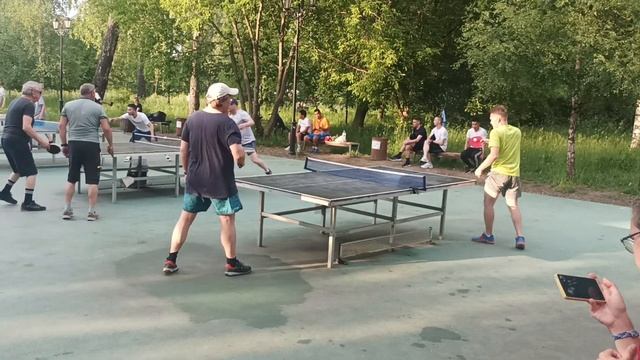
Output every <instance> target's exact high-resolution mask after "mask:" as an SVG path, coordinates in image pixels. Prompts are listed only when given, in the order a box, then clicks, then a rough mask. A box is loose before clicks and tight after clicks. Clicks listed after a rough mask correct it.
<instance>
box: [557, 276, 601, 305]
mask: <svg viewBox="0 0 640 360" xmlns="http://www.w3.org/2000/svg"><path fill="white" fill-rule="evenodd" d="M557 276H558V280H559V282H560V285H561V286H562V289H563V290H564V293H565V296H567V297H570V298H576V299H585V300H586V299H594V300H600V301H604V295H602V291H600V286H598V282H597V281H596V280H595V279H591V278H586V277H579V276H571V275H561V274H557Z"/></svg>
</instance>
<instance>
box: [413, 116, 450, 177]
mask: <svg viewBox="0 0 640 360" xmlns="http://www.w3.org/2000/svg"><path fill="white" fill-rule="evenodd" d="M433 125H434V126H435V127H434V128H433V129H431V133H430V134H429V139H428V140H427V141H425V142H424V148H423V155H422V159H420V161H421V162H424V164H423V165H422V166H420V167H421V168H423V169H433V164H432V163H431V154H436V155H437V154H442V153H443V152H445V151H447V143H448V142H449V133H448V132H447V129H446V128H445V127H444V126H442V118H441V117H440V116H436V117H435V118H433Z"/></svg>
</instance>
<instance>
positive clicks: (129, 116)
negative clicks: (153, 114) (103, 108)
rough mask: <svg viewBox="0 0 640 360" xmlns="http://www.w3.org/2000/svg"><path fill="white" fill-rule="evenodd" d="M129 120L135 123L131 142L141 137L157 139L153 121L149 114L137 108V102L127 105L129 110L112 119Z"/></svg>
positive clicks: (149, 139) (148, 139)
mask: <svg viewBox="0 0 640 360" xmlns="http://www.w3.org/2000/svg"><path fill="white" fill-rule="evenodd" d="M117 119H121V120H127V121H129V122H131V124H133V126H134V129H133V131H132V132H131V139H130V140H129V141H130V142H135V141H138V140H140V139H146V140H147V141H151V139H155V136H156V134H155V131H154V129H153V123H152V122H151V121H149V118H148V117H147V115H145V114H144V113H143V112H139V111H138V110H137V108H136V105H135V104H129V105H127V112H126V114H123V115H122V116H120V117H118V118H115V119H111V120H117Z"/></svg>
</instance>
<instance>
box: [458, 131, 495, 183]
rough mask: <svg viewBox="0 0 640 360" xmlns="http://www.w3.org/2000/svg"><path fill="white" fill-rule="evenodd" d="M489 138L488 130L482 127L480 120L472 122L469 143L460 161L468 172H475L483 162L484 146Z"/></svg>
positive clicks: (461, 154)
mask: <svg viewBox="0 0 640 360" xmlns="http://www.w3.org/2000/svg"><path fill="white" fill-rule="evenodd" d="M488 137H489V135H488V133H487V130H485V129H483V128H481V127H480V123H479V122H478V120H475V119H474V120H471V129H469V130H467V141H466V143H465V145H464V151H463V152H461V153H460V159H461V160H462V161H463V162H464V163H465V164H466V165H467V171H466V172H472V171H475V170H476V168H477V167H478V166H479V165H480V163H481V162H482V158H483V154H484V144H485V143H486V142H487V138H488Z"/></svg>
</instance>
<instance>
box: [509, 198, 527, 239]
mask: <svg viewBox="0 0 640 360" xmlns="http://www.w3.org/2000/svg"><path fill="white" fill-rule="evenodd" d="M509 212H510V213H511V221H512V222H513V227H514V228H515V229H516V236H524V232H523V231H522V213H520V208H519V207H518V204H517V203H516V205H515V206H509Z"/></svg>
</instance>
